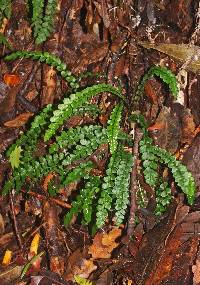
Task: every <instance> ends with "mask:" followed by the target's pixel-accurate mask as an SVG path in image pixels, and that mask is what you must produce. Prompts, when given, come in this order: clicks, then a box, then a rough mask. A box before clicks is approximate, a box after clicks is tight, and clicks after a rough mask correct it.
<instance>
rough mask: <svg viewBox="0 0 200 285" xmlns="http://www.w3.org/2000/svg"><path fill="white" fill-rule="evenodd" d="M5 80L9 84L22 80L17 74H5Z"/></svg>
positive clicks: (15, 83) (16, 83) (12, 84)
mask: <svg viewBox="0 0 200 285" xmlns="http://www.w3.org/2000/svg"><path fill="white" fill-rule="evenodd" d="M3 80H4V82H5V83H6V84H7V85H9V86H15V85H18V84H19V83H20V81H21V79H20V77H19V76H18V75H16V74H4V76H3Z"/></svg>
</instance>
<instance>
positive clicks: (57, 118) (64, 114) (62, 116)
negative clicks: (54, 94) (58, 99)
mask: <svg viewBox="0 0 200 285" xmlns="http://www.w3.org/2000/svg"><path fill="white" fill-rule="evenodd" d="M102 92H110V93H113V94H115V95H117V96H119V97H121V94H120V91H119V90H118V89H117V88H114V87H112V86H111V85H109V84H98V85H93V86H91V87H88V88H85V89H84V90H82V91H80V92H76V93H75V94H71V95H70V97H69V98H65V99H64V101H63V103H62V104H59V105H58V109H57V110H56V111H54V113H53V116H52V117H51V119H50V121H51V123H50V125H49V127H48V130H47V131H46V132H45V135H44V141H48V140H49V139H50V138H51V137H52V136H53V135H54V134H55V132H56V130H57V129H58V128H59V127H60V126H61V125H62V124H63V123H64V120H66V119H68V118H70V117H71V116H72V115H73V114H74V113H75V112H76V110H77V108H79V107H80V106H81V105H82V104H84V103H85V102H87V101H88V100H89V99H90V98H92V97H93V96H95V95H97V94H99V93H102Z"/></svg>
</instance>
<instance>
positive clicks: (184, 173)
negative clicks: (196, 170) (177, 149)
mask: <svg viewBox="0 0 200 285" xmlns="http://www.w3.org/2000/svg"><path fill="white" fill-rule="evenodd" d="M152 152H153V153H154V154H156V155H157V157H159V159H160V160H161V162H162V163H164V164H166V165H167V166H168V167H169V168H170V169H171V171H172V174H173V177H174V179H175V181H176V183H177V185H178V186H179V187H180V188H181V190H182V191H183V193H185V194H186V196H187V200H188V203H189V204H190V205H192V204H193V202H194V198H195V192H196V186H195V181H194V178H193V176H192V174H191V172H189V171H188V170H187V168H186V166H185V165H183V164H182V163H181V162H180V161H179V160H177V159H176V158H175V157H174V156H173V155H171V154H170V153H169V152H167V151H166V150H165V149H162V148H160V147H157V146H154V147H152Z"/></svg>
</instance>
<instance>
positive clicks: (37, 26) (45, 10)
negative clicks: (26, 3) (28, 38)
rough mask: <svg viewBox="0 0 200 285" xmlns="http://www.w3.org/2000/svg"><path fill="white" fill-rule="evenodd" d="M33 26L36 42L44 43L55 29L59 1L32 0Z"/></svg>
mask: <svg viewBox="0 0 200 285" xmlns="http://www.w3.org/2000/svg"><path fill="white" fill-rule="evenodd" d="M31 6H32V27H33V30H34V37H35V42H36V44H41V43H43V42H44V41H45V40H46V39H47V38H48V36H49V35H50V33H51V32H52V31H53V22H54V17H55V13H56V7H57V1H56V0H48V1H47V2H45V1H44V0H32V2H31Z"/></svg>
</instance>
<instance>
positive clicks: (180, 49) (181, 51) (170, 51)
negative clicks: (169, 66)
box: [139, 42, 200, 73]
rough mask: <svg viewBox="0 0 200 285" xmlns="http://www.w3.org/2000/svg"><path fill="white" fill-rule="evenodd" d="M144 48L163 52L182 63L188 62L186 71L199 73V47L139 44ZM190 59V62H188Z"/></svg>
mask: <svg viewBox="0 0 200 285" xmlns="http://www.w3.org/2000/svg"><path fill="white" fill-rule="evenodd" d="M139 45H141V46H142V47H144V48H147V49H151V48H152V49H155V50H157V51H160V52H163V53H165V54H167V55H169V56H171V57H173V58H175V59H177V60H178V61H181V62H182V63H185V62H186V61H188V63H187V65H186V66H185V69H186V70H189V71H193V72H197V73H198V72H200V47H199V46H196V45H192V44H190V45H187V44H165V43H159V44H154V43H149V42H139ZM190 59H191V61H190Z"/></svg>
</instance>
